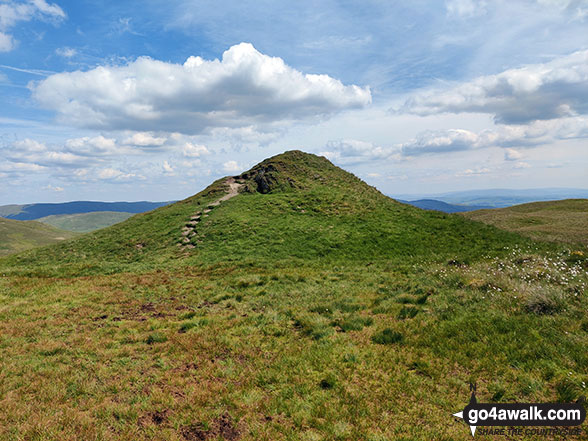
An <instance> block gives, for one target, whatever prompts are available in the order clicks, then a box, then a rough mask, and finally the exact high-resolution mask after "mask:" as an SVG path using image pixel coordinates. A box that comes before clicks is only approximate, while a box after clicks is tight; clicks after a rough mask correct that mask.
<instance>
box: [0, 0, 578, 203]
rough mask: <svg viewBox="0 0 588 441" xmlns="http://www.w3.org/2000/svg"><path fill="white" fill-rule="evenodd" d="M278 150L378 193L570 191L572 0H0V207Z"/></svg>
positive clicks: (189, 175) (178, 190)
mask: <svg viewBox="0 0 588 441" xmlns="http://www.w3.org/2000/svg"><path fill="white" fill-rule="evenodd" d="M293 149H300V150H303V151H306V152H310V153H316V154H320V155H323V156H326V157H327V158H329V159H330V160H331V161H332V162H333V163H335V164H336V165H338V166H340V167H343V168H344V169H346V170H348V171H350V172H352V173H354V174H356V175H357V176H359V177H360V178H362V179H363V180H365V181H366V182H368V183H369V184H371V185H374V186H376V187H377V188H378V189H380V190H381V191H382V192H384V193H385V194H389V195H395V194H403V195H406V194H434V193H441V192H448V191H457V190H467V189H484V188H521V189H523V188H542V187H570V188H571V187H575V188H588V0H446V1H441V0H413V1H411V2H404V1H402V2H401V1H390V0H364V1H362V2H352V1H348V0H339V1H335V0H321V1H317V0H315V1H311V0H301V1H298V2H291V1H288V2H285V1H277V0H272V1H269V0H257V1H255V2H253V1H251V2H245V1H224V0H214V1H213V0H176V1H174V0H166V1H163V0H141V1H135V0H128V1H125V2H119V1H107V0H92V1H88V0H75V1H74V0H68V1H66V0H56V1H55V2H51V1H47V0H0V204H2V205H4V204H24V203H35V202H63V201H71V200H102V201H122V200H127V201H136V200H153V201H163V200H178V199H182V198H185V197H188V196H190V195H193V194H195V193H197V192H199V191H200V190H202V189H203V188H204V187H206V186H207V185H208V184H209V183H211V182H212V181H213V180H215V179H218V178H219V177H222V176H226V175H236V174H239V173H240V172H242V171H245V170H247V169H249V168H250V167H251V166H253V165H255V164H256V163H258V162H260V161H261V160H263V159H265V158H267V157H269V156H273V155H275V154H278V153H281V152H284V151H286V150H293Z"/></svg>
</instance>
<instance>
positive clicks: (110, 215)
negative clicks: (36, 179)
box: [37, 211, 133, 233]
mask: <svg viewBox="0 0 588 441" xmlns="http://www.w3.org/2000/svg"><path fill="white" fill-rule="evenodd" d="M131 216H133V213H123V212H118V211H95V212H92V213H78V214H58V215H53V216H46V217H42V218H40V219H37V221H38V222H42V223H44V224H47V225H52V226H54V227H55V228H59V229H61V230H66V231H75V232H78V233H88V232H90V231H94V230H99V229H101V228H106V227H110V226H111V225H114V224H117V223H119V222H122V221H124V220H127V219H128V218H129V217H131Z"/></svg>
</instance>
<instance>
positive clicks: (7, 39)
mask: <svg viewBox="0 0 588 441" xmlns="http://www.w3.org/2000/svg"><path fill="white" fill-rule="evenodd" d="M12 49H14V39H13V38H12V36H11V35H8V34H5V33H4V32H0V52H10V51H11V50H12Z"/></svg>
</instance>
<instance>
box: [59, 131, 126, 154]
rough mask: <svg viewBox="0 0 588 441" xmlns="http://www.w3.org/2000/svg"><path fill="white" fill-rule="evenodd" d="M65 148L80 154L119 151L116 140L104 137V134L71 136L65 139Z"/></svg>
mask: <svg viewBox="0 0 588 441" xmlns="http://www.w3.org/2000/svg"><path fill="white" fill-rule="evenodd" d="M65 150H66V151H68V152H72V153H75V154H78V155H82V156H94V157H100V156H107V155H114V154H116V153H118V152H119V148H118V146H117V143H116V140H115V139H113V138H105V137H104V136H102V135H100V136H95V137H93V138H90V137H87V136H85V137H83V138H72V139H68V140H67V141H65Z"/></svg>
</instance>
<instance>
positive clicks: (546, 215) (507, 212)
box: [462, 199, 588, 245]
mask: <svg viewBox="0 0 588 441" xmlns="http://www.w3.org/2000/svg"><path fill="white" fill-rule="evenodd" d="M462 215H463V216H465V217H467V218H468V219H472V220H477V221H481V222H484V223H487V224H490V225H494V226H496V227H498V228H502V229H504V230H508V231H514V232H517V233H520V234H523V235H525V236H528V237H531V238H533V239H538V240H547V241H553V242H568V243H582V244H584V245H588V199H567V200H563V201H549V202H533V203H530V204H522V205H516V206H514V207H508V208H497V209H494V210H477V211H471V212H468V213H462Z"/></svg>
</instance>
